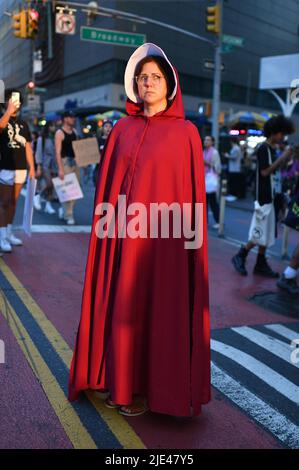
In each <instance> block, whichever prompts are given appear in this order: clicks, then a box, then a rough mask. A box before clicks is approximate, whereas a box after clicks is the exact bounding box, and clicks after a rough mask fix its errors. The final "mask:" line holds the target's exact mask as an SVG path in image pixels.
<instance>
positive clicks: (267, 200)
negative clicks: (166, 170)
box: [232, 115, 295, 278]
mask: <svg viewBox="0 0 299 470" xmlns="http://www.w3.org/2000/svg"><path fill="white" fill-rule="evenodd" d="M294 131H295V129H294V126H293V123H292V121H291V120H290V119H288V118H286V117H285V116H283V115H279V116H275V117H273V118H271V119H269V120H268V121H267V122H266V123H265V126H264V135H265V137H266V138H267V140H266V141H265V142H264V143H263V144H262V145H260V147H259V149H258V151H257V170H256V171H258V188H257V199H258V202H259V204H260V205H261V206H263V205H264V204H273V202H274V194H272V184H271V175H273V174H274V173H275V172H276V170H277V169H278V168H279V167H280V166H282V165H283V164H285V163H286V161H288V159H289V158H291V156H292V150H291V149H289V148H288V149H286V151H285V152H284V153H283V155H281V156H280V157H279V158H276V150H275V148H276V145H277V144H278V143H280V142H282V141H283V139H284V138H285V136H286V135H289V134H292V133H293V132H294ZM268 149H269V150H270V155H271V164H270V162H269V151H268ZM273 210H274V204H273ZM274 230H275V227H274ZM273 238H274V234H273ZM255 246H256V245H255V243H253V242H252V241H250V240H249V241H248V243H247V245H245V246H242V247H241V249H240V250H239V251H238V253H237V254H236V255H235V256H234V257H233V258H232V263H233V266H234V267H235V269H236V271H238V273H240V274H241V275H243V276H247V274H248V273H247V270H246V266H245V264H246V259H247V255H248V253H249V252H250V250H252V248H254V247H255ZM266 250H267V247H266V246H259V250H258V256H257V261H256V264H255V267H254V274H260V275H262V276H265V277H271V278H277V277H279V274H278V273H276V272H274V271H273V270H272V268H271V267H270V266H269V264H268V262H267V260H266V256H265V254H266Z"/></svg>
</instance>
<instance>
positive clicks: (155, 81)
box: [137, 62, 167, 105]
mask: <svg viewBox="0 0 299 470" xmlns="http://www.w3.org/2000/svg"><path fill="white" fill-rule="evenodd" d="M137 86H138V94H139V97H140V98H141V99H142V101H144V102H145V103H147V104H149V105H156V104H158V103H161V102H162V101H165V100H167V82H166V79H165V77H164V75H163V73H162V72H161V70H160V69H159V67H158V65H157V64H156V62H147V63H146V64H144V65H143V67H142V70H141V72H140V74H139V77H138V81H137Z"/></svg>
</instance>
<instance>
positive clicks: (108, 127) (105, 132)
mask: <svg viewBox="0 0 299 470" xmlns="http://www.w3.org/2000/svg"><path fill="white" fill-rule="evenodd" d="M112 128H113V122H112V121H110V120H107V121H105V122H104V123H103V126H102V129H101V136H100V137H99V138H98V144H99V150H100V155H101V154H102V152H103V150H104V146H105V143H106V142H107V139H108V137H109V134H110V132H111V131H112ZM98 170H99V165H98V164H97V165H95V168H94V170H93V182H94V185H95V186H96V184H97V177H98Z"/></svg>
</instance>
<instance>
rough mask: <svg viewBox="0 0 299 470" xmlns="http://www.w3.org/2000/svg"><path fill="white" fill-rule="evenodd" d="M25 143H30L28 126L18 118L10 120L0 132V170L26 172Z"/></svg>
mask: <svg viewBox="0 0 299 470" xmlns="http://www.w3.org/2000/svg"><path fill="white" fill-rule="evenodd" d="M26 142H31V134H30V130H29V127H28V124H27V123H26V122H25V121H22V120H21V119H19V118H10V120H9V122H8V124H7V126H6V128H5V129H3V130H2V132H0V169H1V170H26V169H27V161H26V148H25V146H26Z"/></svg>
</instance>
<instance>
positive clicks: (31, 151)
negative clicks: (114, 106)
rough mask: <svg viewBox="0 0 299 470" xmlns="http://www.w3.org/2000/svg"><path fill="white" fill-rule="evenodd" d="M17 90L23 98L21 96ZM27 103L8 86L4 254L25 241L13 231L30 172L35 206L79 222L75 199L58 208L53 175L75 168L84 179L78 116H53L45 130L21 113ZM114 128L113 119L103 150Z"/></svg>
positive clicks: (1, 196)
mask: <svg viewBox="0 0 299 470" xmlns="http://www.w3.org/2000/svg"><path fill="white" fill-rule="evenodd" d="M15 95H17V96H18V100H17V101H15V100H14V99H13V98H15ZM22 104H23V100H22V94H21V93H20V91H18V90H13V89H7V90H6V92H5V103H4V104H3V106H2V113H1V118H0V155H1V158H0V255H1V254H2V253H9V252H11V251H12V249H13V247H14V246H21V245H22V240H21V239H20V238H18V237H16V236H15V235H14V233H13V232H12V225H13V219H14V215H15V211H16V206H17V202H18V199H19V196H20V194H21V191H22V189H23V187H24V186H25V184H26V180H27V176H28V177H29V178H36V179H37V191H36V194H35V196H34V208H35V210H37V211H44V212H45V213H47V214H50V215H54V214H57V216H58V218H59V219H61V220H64V222H65V223H66V224H67V225H74V224H75V223H76V222H75V218H74V206H75V201H74V200H72V201H68V202H65V203H63V204H60V205H59V208H58V211H57V212H56V210H55V208H54V207H53V202H54V201H55V202H58V198H57V195H56V192H55V189H54V185H53V178H54V177H57V176H58V177H59V178H61V179H62V180H63V179H64V176H65V175H66V174H69V173H73V172H74V173H75V174H76V176H77V178H78V181H79V182H80V168H79V167H78V166H77V164H76V160H75V154H74V150H73V146H72V142H73V141H75V140H77V139H78V138H79V137H78V134H77V131H76V128H75V123H76V116H75V114H74V113H73V112H72V111H65V112H64V113H63V114H62V115H61V123H59V125H57V124H56V123H55V122H53V121H47V122H46V124H45V126H44V127H43V128H42V130H41V131H40V132H37V131H32V132H31V131H30V129H29V126H28V124H27V122H26V121H25V120H23V119H22V118H20V110H21V107H22ZM112 127H113V123H112V122H111V121H110V120H107V121H105V122H104V123H103V127H102V129H101V130H100V132H99V133H98V134H97V135H96V137H97V138H98V145H99V150H100V152H101V151H102V149H103V146H104V143H105V141H106V139H107V137H108V135H109V133H110V131H111V129H112ZM97 168H98V165H93V168H92V170H93V181H94V185H95V184H96V175H97Z"/></svg>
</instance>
